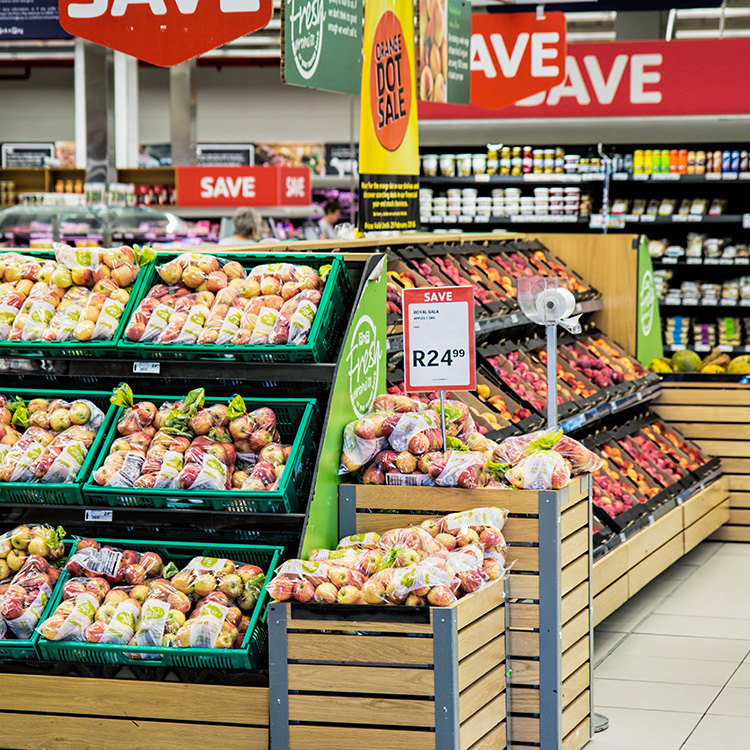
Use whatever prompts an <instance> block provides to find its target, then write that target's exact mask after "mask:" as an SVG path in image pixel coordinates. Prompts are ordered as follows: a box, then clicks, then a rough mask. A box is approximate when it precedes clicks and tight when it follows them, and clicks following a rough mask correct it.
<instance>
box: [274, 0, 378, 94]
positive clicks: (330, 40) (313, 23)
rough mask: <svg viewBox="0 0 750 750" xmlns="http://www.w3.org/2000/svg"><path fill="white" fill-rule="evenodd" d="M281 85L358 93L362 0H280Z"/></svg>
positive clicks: (360, 76) (359, 82)
mask: <svg viewBox="0 0 750 750" xmlns="http://www.w3.org/2000/svg"><path fill="white" fill-rule="evenodd" d="M281 16H282V18H281V29H282V37H283V38H282V43H281V44H282V50H283V55H282V58H281V76H282V79H283V80H284V82H285V83H290V84H293V85H294V86H307V87H309V88H314V89H322V90H324V91H337V92H339V93H342V94H358V93H359V89H360V84H361V80H362V26H363V23H364V0H282V2H281Z"/></svg>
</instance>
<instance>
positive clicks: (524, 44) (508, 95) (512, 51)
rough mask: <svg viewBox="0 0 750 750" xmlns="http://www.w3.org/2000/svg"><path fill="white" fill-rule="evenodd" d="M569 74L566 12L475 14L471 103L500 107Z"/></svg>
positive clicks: (472, 28) (472, 40) (473, 19)
mask: <svg viewBox="0 0 750 750" xmlns="http://www.w3.org/2000/svg"><path fill="white" fill-rule="evenodd" d="M564 78H565V14H564V13H545V15H544V16H542V17H541V18H539V17H537V15H536V14H535V13H475V14H474V15H473V16H472V19H471V103H472V104H475V105H478V106H480V107H485V108H486V109H501V108H502V107H505V106H507V105H508V104H513V102H517V101H518V100H519V99H523V98H524V97H527V96H531V95H532V94H537V93H539V92H544V91H548V90H549V89H550V88H552V87H553V86H556V85H557V84H559V83H562V82H563V80H564Z"/></svg>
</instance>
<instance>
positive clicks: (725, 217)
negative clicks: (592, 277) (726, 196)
mask: <svg viewBox="0 0 750 750" xmlns="http://www.w3.org/2000/svg"><path fill="white" fill-rule="evenodd" d="M747 216H748V214H722V215H721V216H692V215H687V216H681V215H679V214H677V215H674V216H653V215H650V214H644V215H642V216H634V215H632V214H625V215H623V216H613V217H610V229H613V228H615V227H614V226H613V220H617V219H621V220H622V223H623V224H624V225H629V224H637V225H638V226H650V225H652V224H654V225H657V226H665V225H666V226H680V225H686V226H695V225H699V226H700V225H703V224H709V225H710V224H719V225H721V224H740V225H744V224H745V223H746V222H747V221H748V219H746V218H745V217H747ZM591 219H592V221H599V222H601V220H602V218H601V214H595V215H593V216H592V217H591ZM586 221H588V219H587V220H586Z"/></svg>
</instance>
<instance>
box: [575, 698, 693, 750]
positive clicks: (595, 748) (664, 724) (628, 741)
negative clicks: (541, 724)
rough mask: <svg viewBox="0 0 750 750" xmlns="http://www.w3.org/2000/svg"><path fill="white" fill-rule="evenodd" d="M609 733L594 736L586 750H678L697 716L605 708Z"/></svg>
mask: <svg viewBox="0 0 750 750" xmlns="http://www.w3.org/2000/svg"><path fill="white" fill-rule="evenodd" d="M600 713H603V714H604V715H605V716H606V717H607V718H608V719H609V729H607V730H606V731H604V732H600V733H599V734H595V735H594V739H593V740H591V742H590V743H589V744H588V745H586V750H679V748H680V746H681V745H682V743H683V742H684V741H685V738H686V737H687V736H688V735H689V734H690V732H691V731H692V729H693V728H694V727H695V725H696V724H697V723H698V721H699V720H700V718H701V714H699V713H685V712H678V711H640V710H636V709H628V708H606V709H603V710H601V711H600Z"/></svg>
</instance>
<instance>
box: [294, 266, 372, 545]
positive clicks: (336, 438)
mask: <svg viewBox="0 0 750 750" xmlns="http://www.w3.org/2000/svg"><path fill="white" fill-rule="evenodd" d="M385 287H386V273H385V257H383V258H381V259H380V260H379V262H378V263H377V265H376V266H375V268H374V269H373V270H372V271H371V272H370V274H369V276H368V279H367V283H366V285H365V287H364V289H363V290H362V294H361V296H360V298H359V300H358V302H357V305H356V307H355V310H354V314H353V315H352V318H351V322H350V324H349V330H348V331H347V335H346V341H345V342H344V346H343V348H342V350H341V357H340V358H339V363H338V367H337V368H336V377H335V380H334V384H333V391H332V393H331V403H330V407H329V410H328V414H327V415H326V423H325V426H324V438H323V447H322V449H321V451H320V462H319V464H318V472H317V475H316V478H315V491H314V493H313V500H312V503H311V505H310V513H309V515H308V519H307V527H306V529H305V536H304V540H303V544H302V556H303V557H304V558H307V556H308V555H309V554H310V552H311V551H312V550H314V549H317V548H319V547H326V548H331V547H335V546H336V543H337V542H338V488H339V484H340V483H341V480H342V479H343V480H344V481H351V477H350V476H349V475H344V476H343V477H342V476H340V475H339V473H338V470H339V464H340V462H341V444H342V438H343V432H344V427H345V426H346V425H347V424H348V423H349V422H351V421H352V420H355V419H359V418H360V417H363V416H364V415H365V414H367V412H368V411H370V408H371V406H372V402H373V401H374V400H375V396H377V395H378V394H379V393H385V388H386V380H385V329H386V322H385V309H386V298H385Z"/></svg>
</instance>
